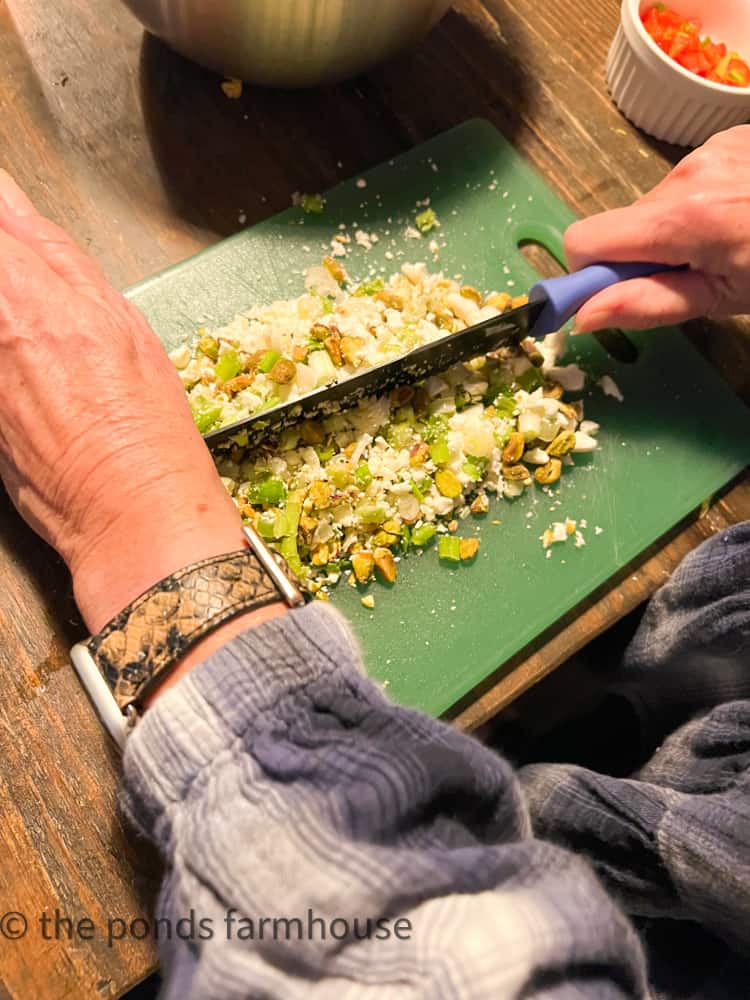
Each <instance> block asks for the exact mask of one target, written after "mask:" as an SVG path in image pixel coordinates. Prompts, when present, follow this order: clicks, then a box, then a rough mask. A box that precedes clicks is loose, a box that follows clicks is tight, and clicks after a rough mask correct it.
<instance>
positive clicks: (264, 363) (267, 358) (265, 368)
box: [258, 351, 281, 375]
mask: <svg viewBox="0 0 750 1000" xmlns="http://www.w3.org/2000/svg"><path fill="white" fill-rule="evenodd" d="M280 357H281V355H280V354H279V352H278V351H266V353H265V354H264V355H263V357H262V358H261V359H260V361H259V362H258V371H259V372H263V374H264V375H266V374H268V372H270V370H271V369H272V368H273V366H274V365H275V364H276V362H277V361H278V360H279V358H280Z"/></svg>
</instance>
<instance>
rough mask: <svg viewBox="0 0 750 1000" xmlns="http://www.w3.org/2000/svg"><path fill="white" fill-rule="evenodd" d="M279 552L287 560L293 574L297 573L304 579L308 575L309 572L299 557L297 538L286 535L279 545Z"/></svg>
mask: <svg viewBox="0 0 750 1000" xmlns="http://www.w3.org/2000/svg"><path fill="white" fill-rule="evenodd" d="M278 551H279V553H280V555H282V556H283V558H284V559H286V561H287V564H288V566H289V569H290V570H291V571H292V573H295V574H296V575H297V576H299V577H304V576H306V575H307V570H306V569H305V567H304V566H303V565H302V560H301V559H300V556H299V551H298V550H297V536H296V534H295V535H286V536H285V537H284V538H282V539H281V542H280V543H279V545H278Z"/></svg>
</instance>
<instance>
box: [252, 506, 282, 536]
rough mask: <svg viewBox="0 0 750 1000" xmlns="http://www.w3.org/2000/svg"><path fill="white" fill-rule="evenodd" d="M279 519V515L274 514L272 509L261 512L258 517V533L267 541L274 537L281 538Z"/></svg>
mask: <svg viewBox="0 0 750 1000" xmlns="http://www.w3.org/2000/svg"><path fill="white" fill-rule="evenodd" d="M278 520H279V518H278V515H276V514H274V513H273V512H272V511H267V512H266V513H265V514H261V516H260V517H259V518H258V524H257V527H258V534H259V535H260V537H261V538H265V539H266V541H270V540H271V539H273V538H279V537H280V535H279V534H277V531H276V526H277V521H278Z"/></svg>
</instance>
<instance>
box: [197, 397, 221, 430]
mask: <svg viewBox="0 0 750 1000" xmlns="http://www.w3.org/2000/svg"><path fill="white" fill-rule="evenodd" d="M190 409H191V410H192V411H193V420H194V421H195V426H196V427H197V428H198V430H199V431H200V432H201V434H206V433H207V432H208V431H210V430H211V428H212V427H213V426H214V424H216V423H217V421H218V420H219V418H220V417H221V403H217V402H215V401H214V400H212V399H206V397H205V396H198V397H196V398H195V399H193V400H191V402H190Z"/></svg>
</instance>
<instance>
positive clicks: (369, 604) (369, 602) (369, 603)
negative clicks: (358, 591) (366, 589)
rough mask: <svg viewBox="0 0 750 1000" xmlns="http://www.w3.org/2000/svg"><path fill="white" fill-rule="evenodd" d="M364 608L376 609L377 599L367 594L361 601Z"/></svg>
mask: <svg viewBox="0 0 750 1000" xmlns="http://www.w3.org/2000/svg"><path fill="white" fill-rule="evenodd" d="M360 603H361V604H362V607H364V608H374V607H375V597H374V596H373V595H372V594H365V596H364V597H363V598H362V599H361V602H360Z"/></svg>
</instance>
